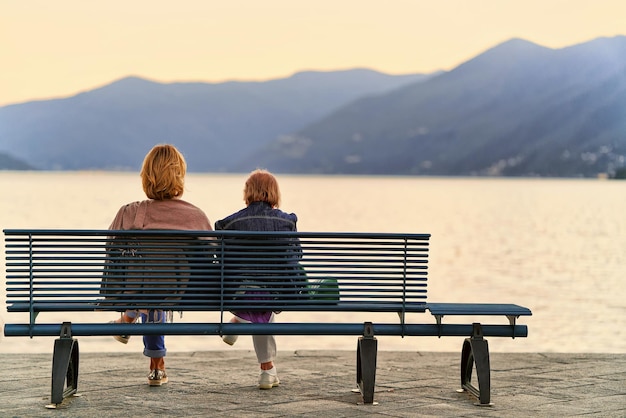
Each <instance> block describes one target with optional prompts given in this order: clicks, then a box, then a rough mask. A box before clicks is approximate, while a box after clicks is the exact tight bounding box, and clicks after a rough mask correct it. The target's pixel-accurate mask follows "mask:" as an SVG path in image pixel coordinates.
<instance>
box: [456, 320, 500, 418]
mask: <svg viewBox="0 0 626 418" xmlns="http://www.w3.org/2000/svg"><path fill="white" fill-rule="evenodd" d="M473 325H474V332H473V335H472V337H471V338H466V339H465V341H464V342H463V351H462V352H461V387H462V388H463V390H466V391H468V392H470V393H471V394H472V395H474V396H476V397H477V398H478V400H479V404H478V405H480V406H491V405H493V404H492V403H490V399H491V368H490V365H489V345H488V344H487V340H485V339H484V338H483V334H482V328H481V326H480V324H473ZM474 364H475V365H476V378H477V379H478V388H476V387H475V386H474V385H473V384H472V370H473V366H474Z"/></svg>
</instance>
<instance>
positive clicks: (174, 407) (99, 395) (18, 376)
mask: <svg viewBox="0 0 626 418" xmlns="http://www.w3.org/2000/svg"><path fill="white" fill-rule="evenodd" d="M1 356H2V374H0V417H55V418H56V417H98V418H103V417H142V418H146V417H152V416H158V417H166V416H172V417H184V416H189V417H210V416H220V417H230V416H232V417H292V416H310V417H368V416H380V417H474V416H475V417H479V416H480V417H483V416H488V417H489V416H491V417H524V418H526V417H576V416H585V417H591V416H592V417H626V354H619V355H613V354H501V353H492V354H491V366H492V373H491V381H492V388H491V398H492V399H491V400H492V402H493V403H494V405H493V406H491V407H479V406H475V399H474V398H473V397H472V396H470V395H469V394H467V393H457V391H456V390H457V389H459V374H460V372H459V362H460V360H459V357H460V354H456V353H422V352H389V351H387V352H385V351H379V353H378V371H377V379H376V394H375V401H376V402H377V404H375V405H363V404H362V402H361V398H360V395H359V394H358V393H353V391H352V390H353V389H354V388H355V386H356V385H355V379H356V372H355V369H356V366H355V362H356V360H355V357H356V355H355V353H353V352H350V351H340V352H331V351H306V350H299V351H296V352H285V351H283V352H280V353H279V357H278V360H277V367H278V372H279V377H280V379H281V385H280V386H279V387H276V388H274V389H272V390H269V391H261V390H259V389H257V387H256V383H257V370H256V368H257V367H258V366H257V365H256V364H255V357H254V353H252V352H248V351H244V350H230V351H206V352H193V353H171V354H170V355H168V357H167V368H168V374H169V376H170V383H169V384H167V385H164V386H162V387H152V388H151V387H149V386H148V385H147V384H146V377H145V376H146V375H147V370H146V369H147V365H148V361H147V359H145V358H144V357H143V356H142V355H141V354H140V353H137V354H132V355H128V354H114V353H105V354H94V353H86V354H81V361H80V375H79V385H78V389H79V395H80V396H78V397H73V398H70V399H68V400H66V401H65V402H64V403H63V404H61V405H60V406H59V408H57V409H46V408H45V406H46V405H47V404H48V403H49V400H50V398H49V397H50V370H51V367H52V366H51V357H52V356H51V354H25V355H21V354H2V355H1Z"/></svg>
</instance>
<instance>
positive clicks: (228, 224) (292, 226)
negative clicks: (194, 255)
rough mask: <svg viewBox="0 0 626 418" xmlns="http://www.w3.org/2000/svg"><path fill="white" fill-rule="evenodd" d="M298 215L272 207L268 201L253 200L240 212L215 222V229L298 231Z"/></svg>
mask: <svg viewBox="0 0 626 418" xmlns="http://www.w3.org/2000/svg"><path fill="white" fill-rule="evenodd" d="M296 222H298V217H297V216H296V215H295V214H294V213H285V212H283V211H282V210H280V209H274V208H272V207H271V206H270V205H269V203H266V202H252V203H250V204H249V205H248V207H246V208H244V209H241V210H240V211H239V212H236V213H233V214H232V215H230V216H228V217H227V218H224V219H222V220H220V221H217V222H215V230H216V231H217V230H220V229H227V230H228V229H231V230H232V229H234V230H238V231H296V230H297V229H296Z"/></svg>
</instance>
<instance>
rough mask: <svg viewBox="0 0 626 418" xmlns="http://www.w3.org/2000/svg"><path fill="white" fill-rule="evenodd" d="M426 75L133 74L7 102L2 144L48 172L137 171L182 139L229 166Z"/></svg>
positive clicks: (1, 118)
mask: <svg viewBox="0 0 626 418" xmlns="http://www.w3.org/2000/svg"><path fill="white" fill-rule="evenodd" d="M425 78H427V76H426V75H420V74H416V75H406V76H390V75H386V74H382V73H378V72H375V71H370V70H362V69H358V70H349V71H337V72H305V73H299V74H295V75H294V76H292V77H289V78H286V79H279V80H272V81H267V82H227V83H218V84H209V83H172V84H160V83H155V82H151V81H148V80H144V79H140V78H136V77H129V78H125V79H122V80H119V81H117V82H114V83H112V84H110V85H107V86H105V87H102V88H99V89H96V90H93V91H89V92H85V93H82V94H78V95H76V96H74V97H70V98H66V99H59V100H47V101H37V102H29V103H24V104H18V105H10V106H5V107H2V108H0V151H2V152H5V153H7V154H10V155H12V156H13V157H15V158H19V159H22V160H24V161H27V162H28V163H30V164H31V165H33V166H36V167H38V168H43V169H131V168H132V169H137V168H138V167H139V166H140V165H141V161H142V159H143V156H144V155H145V153H146V152H147V150H149V149H150V147H152V146H153V145H154V144H156V143H161V142H168V143H174V144H176V145H177V146H179V147H180V149H181V150H182V151H183V152H184V153H185V155H186V156H187V159H188V163H189V167H190V170H192V171H222V170H228V169H229V167H230V165H231V164H232V163H233V162H234V161H237V160H238V159H240V158H241V157H243V156H244V155H246V153H248V152H249V151H250V150H252V149H255V148H258V147H259V146H261V145H262V144H264V143H265V142H267V141H269V140H271V139H273V138H275V137H277V136H280V135H281V134H284V133H288V132H292V131H294V130H297V129H300V128H302V127H303V126H305V125H306V124H308V123H311V122H312V121H314V120H316V119H318V118H321V117H323V116H324V115H326V114H328V113H330V112H332V111H334V110H336V109H337V108H339V107H341V106H343V105H345V104H346V103H348V102H350V101H352V100H354V99H356V98H358V97H362V96H366V95H370V94H378V93H381V92H384V91H389V90H392V89H395V88H397V87H399V86H401V85H403V84H407V83H411V82H414V81H417V80H422V79H425Z"/></svg>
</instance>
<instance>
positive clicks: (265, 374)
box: [259, 369, 280, 389]
mask: <svg viewBox="0 0 626 418" xmlns="http://www.w3.org/2000/svg"><path fill="white" fill-rule="evenodd" d="M272 372H273V373H272ZM279 384H280V380H278V375H276V369H272V370H271V371H270V370H262V371H261V375H260V376H259V389H271V388H273V387H274V386H278V385H279Z"/></svg>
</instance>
